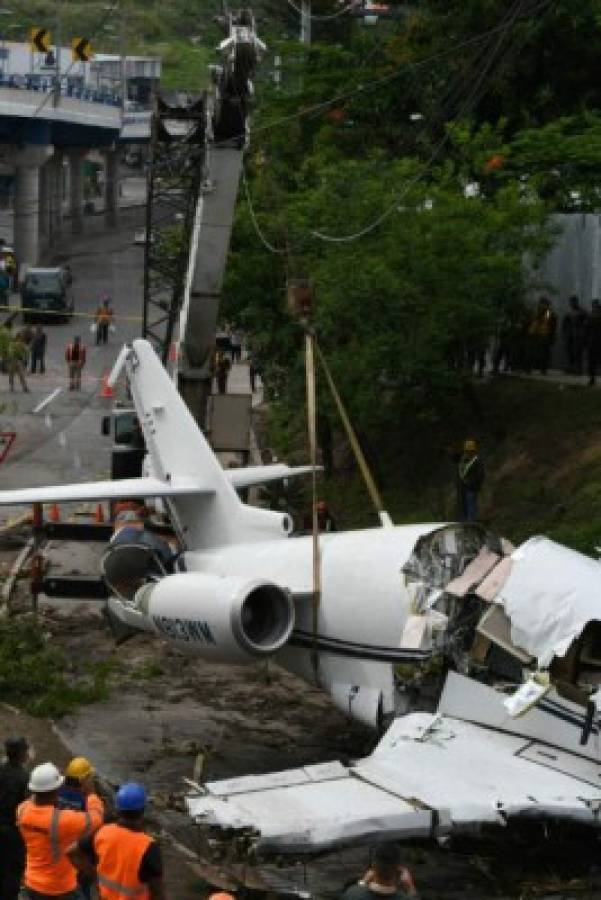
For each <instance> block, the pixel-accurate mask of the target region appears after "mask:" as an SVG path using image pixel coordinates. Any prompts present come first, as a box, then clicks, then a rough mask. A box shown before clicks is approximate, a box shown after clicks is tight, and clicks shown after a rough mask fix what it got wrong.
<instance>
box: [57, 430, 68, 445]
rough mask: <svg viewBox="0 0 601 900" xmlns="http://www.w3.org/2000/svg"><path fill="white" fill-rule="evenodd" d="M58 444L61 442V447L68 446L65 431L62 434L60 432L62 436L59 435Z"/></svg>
mask: <svg viewBox="0 0 601 900" xmlns="http://www.w3.org/2000/svg"><path fill="white" fill-rule="evenodd" d="M58 442H59V444H60V445H61V447H66V446H67V438H66V437H65V432H64V431H61V432H60V434H59V436H58Z"/></svg>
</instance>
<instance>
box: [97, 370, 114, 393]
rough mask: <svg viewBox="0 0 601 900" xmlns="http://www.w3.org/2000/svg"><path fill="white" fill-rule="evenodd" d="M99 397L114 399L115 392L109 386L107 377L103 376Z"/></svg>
mask: <svg viewBox="0 0 601 900" xmlns="http://www.w3.org/2000/svg"><path fill="white" fill-rule="evenodd" d="M100 396H101V397H114V396H115V392H114V390H113V389H112V387H111V386H110V384H109V377H108V375H107V374H105V375H104V376H103V378H102V390H101V391H100Z"/></svg>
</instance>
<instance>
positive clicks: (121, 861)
mask: <svg viewBox="0 0 601 900" xmlns="http://www.w3.org/2000/svg"><path fill="white" fill-rule="evenodd" d="M115 807H116V809H117V816H118V818H117V821H116V822H114V823H112V824H110V825H103V826H102V828H99V829H98V831H97V832H96V833H95V834H93V835H92V836H89V837H84V838H82V839H80V840H79V842H78V843H76V844H74V845H73V846H72V847H71V848H70V849H69V850H68V856H69V859H70V860H71V862H72V863H73V865H74V866H76V867H77V868H78V869H79V871H80V872H83V873H84V874H85V875H89V876H91V877H93V878H96V879H97V880H98V893H99V897H100V900H123V898H124V897H135V898H136V900H166V898H167V895H166V894H165V889H164V885H163V861H162V858H161V848H160V846H159V844H158V843H157V842H156V841H155V840H153V839H152V838H151V837H149V835H147V834H146V833H145V832H144V810H145V807H146V791H145V790H144V788H143V787H142V785H141V784H137V783H136V782H134V781H130V782H127V783H126V784H124V785H122V786H121V787H120V788H119V790H118V791H117V796H116V797H115Z"/></svg>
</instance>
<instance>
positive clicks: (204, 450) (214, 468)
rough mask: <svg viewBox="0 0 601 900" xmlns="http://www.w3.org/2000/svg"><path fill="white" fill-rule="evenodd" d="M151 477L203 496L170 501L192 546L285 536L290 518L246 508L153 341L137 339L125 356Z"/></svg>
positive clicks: (174, 514) (186, 540)
mask: <svg viewBox="0 0 601 900" xmlns="http://www.w3.org/2000/svg"><path fill="white" fill-rule="evenodd" d="M124 364H125V369H126V371H127V376H128V380H129V385H130V390H131V394H132V398H133V401H134V404H135V407H136V412H137V415H138V418H139V420H140V424H141V426H142V430H143V433H144V438H145V441H146V447H147V450H148V454H149V457H150V461H151V467H152V474H153V475H154V476H155V477H157V478H159V479H162V480H165V481H168V482H169V481H171V480H172V479H174V478H176V479H180V478H187V479H188V478H189V479H192V480H194V481H198V482H200V483H201V484H202V485H203V487H205V488H206V489H207V493H205V494H202V495H201V496H198V495H197V496H194V497H191V496H183V497H176V498H175V497H173V498H170V499H169V500H168V503H169V506H170V509H171V511H172V513H173V516H174V519H175V521H176V522H177V525H178V526H179V528H180V530H181V533H182V537H183V539H184V541H185V543H186V545H187V546H188V547H194V548H195V549H197V548H200V549H205V548H211V547H218V546H224V545H227V544H232V543H246V542H250V541H253V540H265V537H266V534H270V535H271V537H275V536H280V535H281V536H282V537H284V536H285V535H286V532H287V530H288V521H287V520H288V517H287V516H283V515H281V514H279V513H272V512H269V511H267V510H260V509H251V508H249V507H247V506H245V505H244V504H243V503H242V502H241V501H240V498H239V497H238V495H237V494H236V491H235V490H234V488H233V486H232V484H231V482H230V480H229V478H228V477H227V474H226V473H225V472H224V470H223V469H222V467H221V465H220V463H219V461H218V460H217V458H216V456H215V454H214V453H213V451H212V450H211V448H210V447H209V444H208V443H207V441H206V439H205V437H204V435H203V434H202V432H201V431H200V429H199V428H198V426H197V424H196V422H195V421H194V419H193V417H192V415H191V413H190V412H189V410H188V408H187V406H186V405H185V403H184V401H183V400H182V398H181V397H180V395H179V393H178V392H177V389H176V387H175V385H174V384H173V382H172V381H171V379H170V378H169V376H168V374H167V373H166V371H165V369H164V368H163V365H162V363H161V361H160V359H159V358H158V356H157V355H156V353H155V352H154V350H153V349H152V347H151V345H150V344H149V343H148V341H144V340H136V341H134V343H133V347H132V348H131V349H130V350H129V352H127V353H126V355H125V358H124Z"/></svg>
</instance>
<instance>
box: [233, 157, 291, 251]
mask: <svg viewBox="0 0 601 900" xmlns="http://www.w3.org/2000/svg"><path fill="white" fill-rule="evenodd" d="M242 184H243V186H244V196H245V197H246V203H247V205H248V211H249V213H250V218H251V222H252V224H253V227H254V229H255V231H256V233H257V236H258V237H259V239H260V241H261V243H262V244H263V245H264V246H265V247H266V248H267V250H269V252H270V253H277V254H281V253H286V250H285V249H283V248H278V247H274V246H273V244H271V243H270V242H269V241H268V240H267V238H266V237H265V235H264V234H263V231H262V229H261V226H260V225H259V223H258V221H257V217H256V215H255V210H254V207H253V203H252V198H251V196H250V190H249V188H248V181H247V178H246V171H245V170H244V167H243V168H242Z"/></svg>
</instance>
